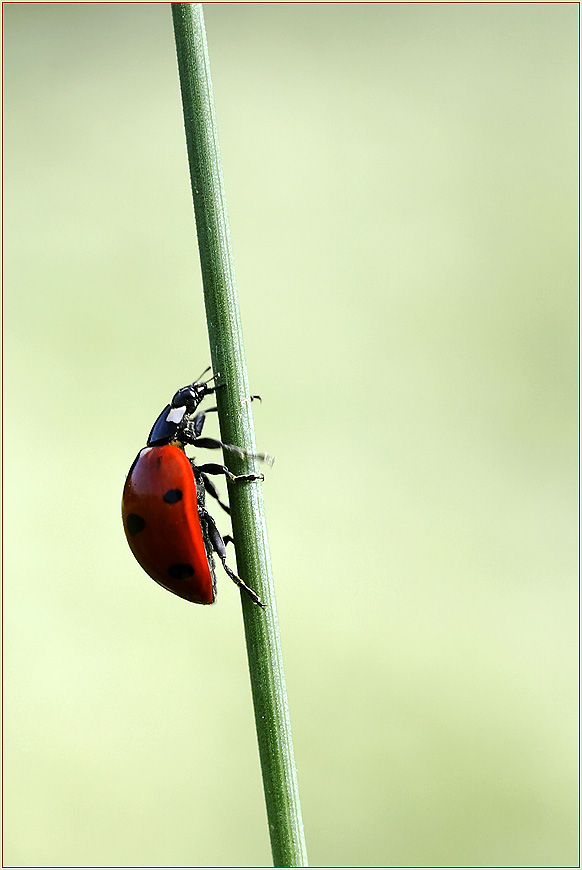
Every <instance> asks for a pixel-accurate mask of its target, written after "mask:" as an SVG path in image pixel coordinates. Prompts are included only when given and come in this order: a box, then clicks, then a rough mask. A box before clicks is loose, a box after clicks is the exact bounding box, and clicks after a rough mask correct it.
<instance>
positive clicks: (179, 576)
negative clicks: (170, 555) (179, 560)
mask: <svg viewBox="0 0 582 870" xmlns="http://www.w3.org/2000/svg"><path fill="white" fill-rule="evenodd" d="M193 573H194V568H193V567H192V565H180V564H178V565H170V567H169V568H168V574H169V575H170V577H174V579H175V580H186V579H187V578H188V577H191V576H192V574H193Z"/></svg>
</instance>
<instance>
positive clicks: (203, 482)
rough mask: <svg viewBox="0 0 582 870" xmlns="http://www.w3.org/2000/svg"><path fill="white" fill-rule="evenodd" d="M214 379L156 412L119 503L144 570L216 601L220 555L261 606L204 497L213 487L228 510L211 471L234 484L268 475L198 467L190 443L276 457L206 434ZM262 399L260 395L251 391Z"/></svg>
mask: <svg viewBox="0 0 582 870" xmlns="http://www.w3.org/2000/svg"><path fill="white" fill-rule="evenodd" d="M208 370H209V369H206V372H207V371H208ZM206 372H203V375H204V374H206ZM203 375H201V377H203ZM213 380H214V376H213V377H211V378H209V379H208V380H207V381H194V383H192V384H189V385H188V386H186V387H182V389H180V390H178V392H177V393H176V394H175V395H174V398H173V399H172V401H171V402H170V404H169V405H166V407H165V408H164V410H163V411H162V413H161V414H160V416H159V417H158V418H157V420H156V422H155V423H154V425H153V427H152V430H151V432H150V434H149V438H148V440H147V445H146V447H144V448H143V449H142V450H140V452H139V453H138V454H137V456H136V458H135V460H134V462H133V464H132V466H131V468H130V469H129V473H128V475H127V480H126V481H125V486H124V489H123V497H122V501H121V514H122V519H123V528H124V530H125V536H126V538H127V541H128V544H129V546H130V548H131V551H132V553H133V555H134V556H135V558H136V559H137V561H138V562H139V564H140V565H141V567H142V568H143V569H144V571H145V572H146V573H147V574H149V576H150V577H152V579H154V580H155V581H156V583H159V584H160V586H163V587H164V588H165V589H168V590H169V591H170V592H173V593H174V594H175V595H179V596H180V598H184V599H185V600H186V601H193V602H195V603H196V604H213V603H214V601H215V599H216V576H215V573H214V559H213V553H216V555H217V556H218V558H219V559H220V561H221V562H222V565H223V568H224V570H225V571H226V573H227V574H228V576H229V577H230V578H231V580H233V581H234V582H235V583H236V584H237V586H240V588H241V589H243V590H244V591H245V592H246V594H247V595H248V596H249V598H250V599H251V600H252V601H254V602H255V604H258V605H259V606H260V607H264V606H265V605H264V604H263V603H262V602H261V600H260V599H259V596H258V595H257V593H256V592H254V591H253V590H252V589H251V588H250V587H249V586H247V584H246V583H245V582H244V581H243V580H241V578H240V577H238V576H237V575H236V574H235V573H234V571H233V570H232V568H230V567H229V566H228V565H227V564H226V542H228V541H232V537H231V536H230V535H227V536H226V537H225V538H222V536H221V534H220V532H219V531H218V528H217V526H216V523H215V521H214V519H213V518H212V517H211V515H210V514H209V513H208V511H207V510H206V503H205V501H206V499H205V496H206V493H208V495H210V496H212V497H213V498H215V499H216V500H217V501H218V503H219V504H220V506H221V507H222V508H223V509H224V510H225V511H226V512H227V513H230V509H229V508H228V506H227V505H225V504H223V502H221V500H220V498H219V495H218V492H217V490H216V488H215V486H214V484H213V483H212V481H211V480H210V479H209V477H208V475H209V474H224V475H225V476H226V477H227V478H228V479H229V480H230V481H232V482H233V483H243V482H247V481H256V480H263V479H264V478H263V475H262V474H238V475H235V474H233V473H232V472H231V471H230V470H229V469H228V468H227V467H226V466H225V465H219V464H217V463H214V462H211V463H206V464H204V465H196V463H195V461H194V460H193V459H189V458H188V456H186V453H185V450H184V447H185V445H186V444H191V445H193V446H195V447H204V448H211V449H212V448H219V447H222V448H223V450H227V451H229V452H231V453H236V454H237V455H239V456H251V455H252V456H254V457H255V458H257V459H261V460H263V461H272V460H271V457H268V456H266V455H265V454H249V453H247V452H246V451H244V450H242V449H241V448H240V447H235V446H234V445H231V444H223V443H222V441H218V440H216V439H214V438H202V437H200V436H201V433H202V428H203V426H204V421H205V418H206V414H208V413H210V412H212V411H216V410H217V408H215V407H214V408H208V410H206V411H197V409H198V406H199V405H200V403H201V402H202V400H203V399H204V398H205V397H206V396H208V395H210V394H212V393H215V392H216V390H217V389H218V387H216V386H209V385H210V383H211V382H212V381H213ZM257 398H260V397H259V396H252V397H251V399H257Z"/></svg>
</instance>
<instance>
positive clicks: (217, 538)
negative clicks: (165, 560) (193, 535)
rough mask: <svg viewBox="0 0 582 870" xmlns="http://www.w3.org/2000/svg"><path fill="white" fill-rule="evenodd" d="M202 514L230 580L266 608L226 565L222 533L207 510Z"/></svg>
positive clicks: (212, 544) (211, 541)
mask: <svg viewBox="0 0 582 870" xmlns="http://www.w3.org/2000/svg"><path fill="white" fill-rule="evenodd" d="M200 513H201V515H202V516H203V518H204V519H205V521H206V527H207V529H208V539H209V541H210V544H211V546H212V549H213V550H214V552H215V553H216V555H217V556H218V558H219V559H220V561H221V562H222V567H223V568H224V570H225V571H226V573H227V574H228V576H229V577H230V579H231V580H232V581H233V583H236V585H237V586H240V588H241V589H244V591H245V592H246V593H247V595H248V596H249V598H250V599H251V601H254V602H255V604H258V605H259V607H265V605H264V604H263V602H262V601H261V599H260V598H259V596H258V595H257V593H256V592H253V590H252V589H251V588H250V586H247V584H246V583H245V582H244V580H241V579H240V577H239V576H238V575H237V574H235V573H234V571H233V570H232V568H229V567H228V565H227V564H226V546H225V543H224V541H223V539H222V536H221V534H220V532H219V531H218V528H217V526H216V523H215V522H214V520H213V519H212V517H211V516H210V514H209V513H208V512H207V511H206V510H204V509H202V510H201V511H200ZM231 540H232V538H231Z"/></svg>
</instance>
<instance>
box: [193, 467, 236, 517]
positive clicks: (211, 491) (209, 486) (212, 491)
mask: <svg viewBox="0 0 582 870" xmlns="http://www.w3.org/2000/svg"><path fill="white" fill-rule="evenodd" d="M196 470H198V468H197V469H196ZM200 477H201V478H202V483H203V484H204V489H205V490H206V492H207V493H208V495H211V496H212V498H215V499H216V501H217V502H218V504H219V505H220V507H221V508H222V509H223V510H225V511H226V512H227V514H230V508H229V506H228V505H227V504H224V502H221V501H220V496H219V494H218V490H217V489H216V487H215V486H214V484H213V483H212V481H211V480H210V478H209V477H207V476H206V475H205V474H201V475H200Z"/></svg>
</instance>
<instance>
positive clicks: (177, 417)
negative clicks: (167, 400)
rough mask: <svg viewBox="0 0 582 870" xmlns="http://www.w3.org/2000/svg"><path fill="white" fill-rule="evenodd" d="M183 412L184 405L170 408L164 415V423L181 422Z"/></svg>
mask: <svg viewBox="0 0 582 870" xmlns="http://www.w3.org/2000/svg"><path fill="white" fill-rule="evenodd" d="M185 413H186V405H183V406H182V407H181V408H170V411H169V413H168V416H167V417H166V423H181V422H182V418H183V417H184V414H185Z"/></svg>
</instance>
